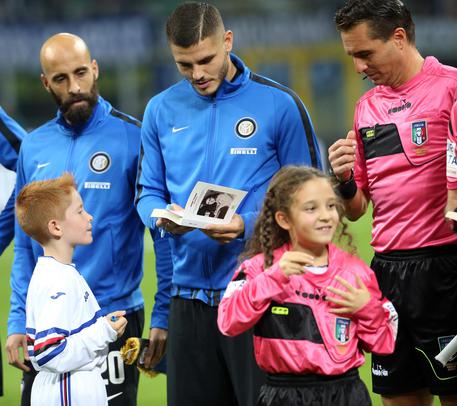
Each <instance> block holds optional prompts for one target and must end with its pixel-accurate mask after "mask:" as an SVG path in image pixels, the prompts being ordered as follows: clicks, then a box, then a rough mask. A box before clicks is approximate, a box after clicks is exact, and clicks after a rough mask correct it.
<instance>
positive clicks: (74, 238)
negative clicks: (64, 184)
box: [60, 190, 93, 246]
mask: <svg viewBox="0 0 457 406" xmlns="http://www.w3.org/2000/svg"><path fill="white" fill-rule="evenodd" d="M60 224H61V226H62V229H63V236H62V238H63V239H64V240H66V241H67V242H68V244H69V245H71V246H75V245H87V244H90V243H91V242H92V240H93V238H92V216H91V215H90V214H89V213H87V212H86V211H85V210H84V207H83V202H82V199H81V196H80V195H79V193H78V191H77V190H73V192H72V195H71V203H70V206H69V207H68V208H67V210H66V211H65V219H64V220H62V221H60Z"/></svg>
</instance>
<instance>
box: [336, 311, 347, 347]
mask: <svg viewBox="0 0 457 406" xmlns="http://www.w3.org/2000/svg"><path fill="white" fill-rule="evenodd" d="M350 325H351V320H350V319H345V318H343V317H337V318H336V320H335V338H336V339H337V341H339V342H340V343H341V344H346V343H347V342H348V341H349V326H350Z"/></svg>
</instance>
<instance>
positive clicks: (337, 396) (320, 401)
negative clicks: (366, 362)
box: [257, 369, 371, 406]
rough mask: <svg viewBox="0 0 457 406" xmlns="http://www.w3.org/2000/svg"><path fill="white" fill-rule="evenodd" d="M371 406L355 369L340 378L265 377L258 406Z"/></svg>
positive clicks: (307, 376) (366, 391) (280, 375)
mask: <svg viewBox="0 0 457 406" xmlns="http://www.w3.org/2000/svg"><path fill="white" fill-rule="evenodd" d="M296 405H313V406H355V405H357V406H370V405H371V399H370V395H369V393H368V390H367V387H366V386H365V384H364V383H363V382H362V380H361V379H360V378H359V373H358V371H357V369H351V370H349V371H347V372H346V373H344V374H342V375H336V376H325V375H291V374H277V375H268V376H267V383H266V384H265V385H263V386H262V389H261V390H260V396H259V400H258V401H257V406H296Z"/></svg>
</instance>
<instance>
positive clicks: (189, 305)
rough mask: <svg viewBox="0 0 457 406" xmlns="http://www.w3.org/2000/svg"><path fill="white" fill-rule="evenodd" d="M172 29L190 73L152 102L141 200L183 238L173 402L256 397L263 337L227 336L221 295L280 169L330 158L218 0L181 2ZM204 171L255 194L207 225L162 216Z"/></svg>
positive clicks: (178, 252) (175, 237) (155, 222)
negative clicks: (253, 63) (239, 39)
mask: <svg viewBox="0 0 457 406" xmlns="http://www.w3.org/2000/svg"><path fill="white" fill-rule="evenodd" d="M167 36H168V41H169V45H170V47H171V51H172V54H173V57H174V60H175V62H176V64H177V67H178V70H179V71H180V73H181V74H182V75H183V76H184V77H185V78H186V79H187V80H183V81H181V82H179V83H177V84H176V85H174V86H172V87H170V88H169V89H167V90H165V91H164V92H162V93H160V94H158V95H157V96H155V97H153V98H152V99H151V101H150V102H149V104H148V106H147V108H146V111H145V114H144V121H143V128H142V152H141V153H140V166H139V172H138V191H137V196H136V203H137V209H138V212H139V213H140V216H141V218H142V220H143V222H144V224H145V225H146V226H147V227H151V228H153V229H156V228H162V229H164V230H166V231H168V233H169V235H171V237H172V238H171V239H170V244H171V249H172V258H173V281H172V300H171V307H170V316H169V330H168V347H167V361H168V364H167V371H168V376H167V384H168V389H167V395H168V405H169V406H181V405H186V406H193V405H195V406H202V405H218V406H221V405H222V406H225V405H227V406H229V405H230V406H232V405H241V406H252V405H254V404H255V400H256V397H257V394H258V389H259V384H260V383H261V376H260V374H259V373H258V372H255V371H256V369H255V368H256V366H255V362H254V360H253V356H252V343H251V341H252V336H250V335H245V336H242V337H236V338H227V337H223V336H222V335H221V334H220V333H219V332H218V330H217V324H216V317H217V305H218V304H219V302H220V300H221V298H222V295H223V293H224V289H225V288H226V286H227V284H228V282H229V280H230V279H231V277H232V275H233V272H234V270H235V268H236V264H237V257H238V255H239V254H240V252H241V251H242V250H243V248H244V244H245V241H246V239H247V238H249V236H250V235H251V233H252V231H253V226H254V221H255V218H256V215H257V213H258V211H259V210H260V207H261V205H262V200H263V196H264V193H265V191H266V188H267V185H268V183H269V181H270V179H271V178H272V176H273V175H274V174H275V173H276V172H277V171H278V169H279V168H281V167H282V166H284V165H287V164H306V165H312V166H315V167H319V168H320V167H321V162H320V154H319V151H318V147H317V142H316V137H315V134H314V131H313V127H312V124H311V121H310V118H309V116H308V113H307V111H306V109H305V107H304V105H303V104H302V102H301V101H300V99H299V98H298V97H297V96H296V95H295V94H294V93H293V92H292V91H291V90H289V89H287V88H286V87H284V86H282V85H280V84H278V83H276V82H274V81H272V80H269V79H267V78H264V77H261V76H258V75H256V74H254V73H252V72H251V71H250V70H249V69H248V68H247V67H246V66H245V65H244V64H243V62H242V61H241V60H240V59H239V58H237V57H236V56H235V55H233V54H231V53H230V51H231V49H232V38H233V34H232V32H231V31H225V29H224V26H223V22H222V19H221V17H220V14H219V12H218V10H217V9H216V8H215V7H213V6H211V5H208V4H206V3H185V4H183V5H181V6H179V7H178V8H177V9H176V10H175V11H174V12H173V13H172V14H171V16H170V17H169V19H168V22H167ZM197 181H205V182H210V183H216V184H219V185H223V186H228V187H233V188H237V189H242V190H245V191H247V192H248V194H247V196H246V197H245V199H244V200H243V201H242V203H241V205H240V207H239V210H238V211H239V215H235V216H234V218H233V220H232V222H231V223H230V224H229V225H226V226H216V227H214V226H211V227H212V228H210V229H206V230H195V229H189V228H184V227H180V226H177V225H176V224H174V223H172V222H169V221H167V220H165V219H157V218H152V217H151V212H152V210H153V209H154V208H164V207H166V206H167V204H176V205H179V206H181V207H184V205H185V204H186V201H187V198H188V196H189V194H190V192H191V190H192V188H193V186H194V185H195V183H196V182H197ZM172 207H173V208H176V206H172Z"/></svg>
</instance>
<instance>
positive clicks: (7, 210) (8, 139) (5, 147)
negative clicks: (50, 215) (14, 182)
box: [0, 107, 26, 255]
mask: <svg viewBox="0 0 457 406" xmlns="http://www.w3.org/2000/svg"><path fill="white" fill-rule="evenodd" d="M25 135H26V132H25V130H24V129H23V128H22V127H21V126H20V125H19V124H18V123H16V121H14V120H13V119H12V118H11V117H9V116H8V115H7V114H6V112H5V110H3V109H2V108H1V107H0V164H2V165H3V166H4V167H5V168H7V169H10V170H12V171H16V161H17V156H18V154H19V147H20V146H21V142H22V139H23V138H24V137H25ZM14 196H15V195H14V191H13V193H12V194H11V196H10V198H9V200H8V202H7V204H6V206H5V207H4V209H3V210H2V209H1V208H0V255H2V253H3V251H4V250H5V248H6V247H8V245H9V243H10V242H11V240H12V239H13V236H14Z"/></svg>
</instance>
